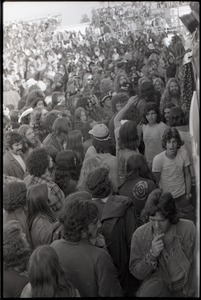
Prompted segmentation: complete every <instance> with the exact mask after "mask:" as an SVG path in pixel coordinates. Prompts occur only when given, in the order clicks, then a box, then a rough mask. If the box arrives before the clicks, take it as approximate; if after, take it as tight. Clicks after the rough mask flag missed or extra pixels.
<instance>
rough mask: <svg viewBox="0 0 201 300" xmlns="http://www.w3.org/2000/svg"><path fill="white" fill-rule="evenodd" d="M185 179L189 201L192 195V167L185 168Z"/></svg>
mask: <svg viewBox="0 0 201 300" xmlns="http://www.w3.org/2000/svg"><path fill="white" fill-rule="evenodd" d="M184 177H185V186H186V197H187V198H188V199H189V194H190V193H191V171H190V166H187V167H184Z"/></svg>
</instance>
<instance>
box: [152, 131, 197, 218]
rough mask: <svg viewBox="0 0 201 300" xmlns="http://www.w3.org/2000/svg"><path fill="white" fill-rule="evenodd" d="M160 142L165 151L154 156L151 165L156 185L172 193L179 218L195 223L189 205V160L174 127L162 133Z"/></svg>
mask: <svg viewBox="0 0 201 300" xmlns="http://www.w3.org/2000/svg"><path fill="white" fill-rule="evenodd" d="M161 142H162V147H163V149H165V151H163V152H161V153H160V154H158V155H156V156H155V157H154V159H153V164H152V171H153V173H154V175H155V177H156V180H157V184H159V187H160V188H161V189H163V191H164V192H170V193H172V196H173V198H174V200H175V205H176V207H177V210H178V214H179V216H180V217H182V218H187V219H190V220H192V221H195V216H194V209H193V206H192V205H191V203H190V198H191V196H192V195H191V173H190V160H189V155H188V152H187V151H186V149H185V148H181V146H182V145H183V144H184V142H183V141H182V140H181V137H180V134H179V132H178V130H177V129H176V128H174V127H173V128H167V129H166V130H165V131H164V133H163V136H162V140H161Z"/></svg>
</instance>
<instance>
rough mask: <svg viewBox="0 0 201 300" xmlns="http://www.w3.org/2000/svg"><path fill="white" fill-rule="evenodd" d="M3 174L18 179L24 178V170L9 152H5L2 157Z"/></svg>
mask: <svg viewBox="0 0 201 300" xmlns="http://www.w3.org/2000/svg"><path fill="white" fill-rule="evenodd" d="M3 173H4V174H5V175H8V176H13V177H17V178H19V179H23V177H24V170H23V169H22V167H21V165H20V164H19V163H18V161H17V160H16V159H15V158H14V157H13V156H12V154H11V153H10V152H6V153H5V155H4V157H3Z"/></svg>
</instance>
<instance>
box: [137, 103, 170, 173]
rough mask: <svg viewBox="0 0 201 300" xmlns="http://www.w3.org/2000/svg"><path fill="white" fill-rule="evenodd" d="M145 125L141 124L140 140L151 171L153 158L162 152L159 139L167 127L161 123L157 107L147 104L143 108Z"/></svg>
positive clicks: (153, 104) (154, 104)
mask: <svg viewBox="0 0 201 300" xmlns="http://www.w3.org/2000/svg"><path fill="white" fill-rule="evenodd" d="M144 117H145V119H146V122H145V124H142V139H143V142H144V145H145V153H144V154H145V157H146V160H147V163H148V165H149V167H150V169H151V166H152V161H153V158H154V157H155V156H156V155H157V154H159V153H161V152H162V151H163V148H162V146H161V138H162V135H163V132H164V130H165V129H166V128H167V125H166V124H165V123H163V122H161V119H160V112H159V107H158V105H157V104H156V103H154V102H149V103H147V104H146V105H145V108H144Z"/></svg>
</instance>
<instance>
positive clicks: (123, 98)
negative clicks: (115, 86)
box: [112, 93, 129, 112]
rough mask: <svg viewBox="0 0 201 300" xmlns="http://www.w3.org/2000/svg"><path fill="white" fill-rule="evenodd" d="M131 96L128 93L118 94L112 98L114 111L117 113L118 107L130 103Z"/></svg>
mask: <svg viewBox="0 0 201 300" xmlns="http://www.w3.org/2000/svg"><path fill="white" fill-rule="evenodd" d="M128 99H129V96H128V94H127V93H116V94H115V95H113V96H112V110H113V112H117V108H116V105H117V104H119V103H120V104H123V103H126V102H128Z"/></svg>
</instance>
